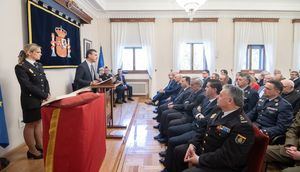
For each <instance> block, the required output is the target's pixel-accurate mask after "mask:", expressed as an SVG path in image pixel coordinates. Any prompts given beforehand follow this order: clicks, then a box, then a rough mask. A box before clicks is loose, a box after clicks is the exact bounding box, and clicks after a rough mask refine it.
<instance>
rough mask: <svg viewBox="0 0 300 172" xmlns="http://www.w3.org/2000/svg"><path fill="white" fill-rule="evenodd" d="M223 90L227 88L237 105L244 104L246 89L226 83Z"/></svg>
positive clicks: (241, 105)
mask: <svg viewBox="0 0 300 172" xmlns="http://www.w3.org/2000/svg"><path fill="white" fill-rule="evenodd" d="M223 90H226V91H227V92H228V93H229V95H230V96H231V97H232V99H233V101H234V103H235V105H237V106H238V107H243V106H244V91H243V90H242V89H240V88H239V87H237V86H234V85H231V84H226V85H224V86H223Z"/></svg>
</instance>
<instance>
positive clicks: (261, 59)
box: [245, 44, 266, 72]
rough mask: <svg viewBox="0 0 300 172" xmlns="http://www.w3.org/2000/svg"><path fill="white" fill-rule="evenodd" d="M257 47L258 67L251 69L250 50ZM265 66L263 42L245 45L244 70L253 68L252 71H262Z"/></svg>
mask: <svg viewBox="0 0 300 172" xmlns="http://www.w3.org/2000/svg"><path fill="white" fill-rule="evenodd" d="M253 49H259V51H260V53H259V54H260V55H259V69H252V50H253ZM265 68H266V49H265V45H264V44H249V45H247V54H246V69H245V70H254V71H258V72H261V71H264V70H265Z"/></svg>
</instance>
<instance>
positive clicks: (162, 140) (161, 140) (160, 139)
mask: <svg viewBox="0 0 300 172" xmlns="http://www.w3.org/2000/svg"><path fill="white" fill-rule="evenodd" d="M157 141H159V143H167V142H168V140H167V138H165V137H163V138H159V139H157Z"/></svg>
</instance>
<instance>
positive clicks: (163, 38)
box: [99, 16, 293, 90]
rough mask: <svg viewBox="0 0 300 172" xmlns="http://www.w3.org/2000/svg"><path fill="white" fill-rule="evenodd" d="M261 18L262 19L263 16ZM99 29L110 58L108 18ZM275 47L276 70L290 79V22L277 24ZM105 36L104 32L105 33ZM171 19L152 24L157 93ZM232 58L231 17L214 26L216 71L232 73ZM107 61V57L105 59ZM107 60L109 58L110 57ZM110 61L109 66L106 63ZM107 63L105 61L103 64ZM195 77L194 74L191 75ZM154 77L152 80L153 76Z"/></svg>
mask: <svg viewBox="0 0 300 172" xmlns="http://www.w3.org/2000/svg"><path fill="white" fill-rule="evenodd" d="M262 17H264V16H262ZM99 23H101V27H100V28H99V30H102V29H104V30H105V31H103V32H101V34H102V36H101V37H100V39H101V42H102V44H104V45H106V46H107V49H104V52H105V53H106V55H108V56H110V53H111V52H110V36H109V35H110V30H109V28H110V23H109V20H108V19H99ZM278 26H279V27H278V48H277V64H276V68H278V69H280V70H282V72H283V75H284V76H285V77H287V78H288V77H289V69H291V63H292V54H293V52H292V51H293V24H292V22H291V19H287V18H284V19H280V20H279V23H278ZM106 31H107V33H104V32H106ZM172 32H173V27H172V20H171V18H156V21H155V56H154V58H155V61H156V63H155V64H154V65H155V66H154V69H156V73H155V76H157V77H156V78H157V81H156V82H155V84H154V85H155V88H152V90H157V89H159V88H161V87H163V86H164V85H165V84H166V83H167V81H168V78H167V74H168V73H169V72H170V70H171V69H172V56H173V50H172V39H173V38H172ZM233 57H234V23H233V21H232V18H227V17H226V18H219V21H218V25H217V53H216V71H211V72H220V70H221V69H227V70H228V71H229V74H230V75H231V76H234V75H233V73H232V71H233V65H234V63H233ZM105 58H106V59H107V56H105ZM109 58H110V57H109ZM107 62H108V63H107V64H108V65H109V66H111V59H109V60H107ZM109 62H110V63H109ZM105 63H106V62H105ZM193 76H195V75H193ZM127 77H128V78H130V79H134V78H140V77H141V76H139V75H134V76H130V75H128V76H127ZM154 78H155V77H154Z"/></svg>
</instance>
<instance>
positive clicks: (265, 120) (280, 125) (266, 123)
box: [247, 96, 293, 138]
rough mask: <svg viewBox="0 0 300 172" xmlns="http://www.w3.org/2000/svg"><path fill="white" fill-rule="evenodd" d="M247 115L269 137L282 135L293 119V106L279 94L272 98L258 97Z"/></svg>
mask: <svg viewBox="0 0 300 172" xmlns="http://www.w3.org/2000/svg"><path fill="white" fill-rule="evenodd" d="M247 116H248V117H249V118H250V120H251V121H252V122H254V123H255V124H256V125H257V127H258V128H259V129H261V130H262V131H263V132H264V133H265V134H267V135H268V136H269V137H270V138H274V137H276V136H279V135H284V133H285V132H286V130H287V128H288V127H289V126H290V125H291V123H292V120H293V108H292V106H291V104H290V103H289V102H287V101H286V100H285V99H284V98H282V97H281V96H278V97H276V98H274V99H272V100H269V99H267V98H265V97H264V98H261V99H259V101H258V103H257V105H256V106H255V108H253V109H252V110H251V111H250V112H249V113H247Z"/></svg>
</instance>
